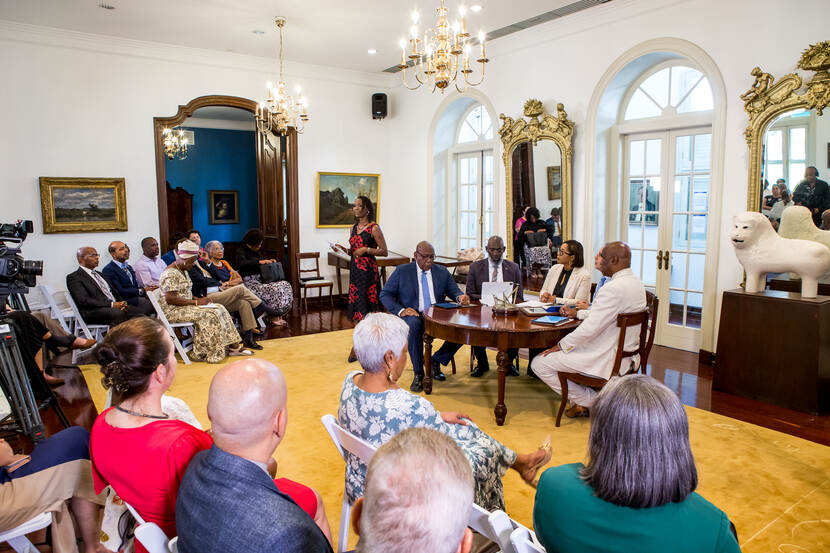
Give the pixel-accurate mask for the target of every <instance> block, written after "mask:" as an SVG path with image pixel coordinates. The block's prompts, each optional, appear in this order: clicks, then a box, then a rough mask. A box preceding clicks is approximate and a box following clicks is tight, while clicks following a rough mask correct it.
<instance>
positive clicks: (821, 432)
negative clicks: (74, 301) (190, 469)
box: [44, 301, 830, 445]
mask: <svg viewBox="0 0 830 553" xmlns="http://www.w3.org/2000/svg"><path fill="white" fill-rule="evenodd" d="M309 307H310V310H309V312H308V313H303V314H300V312H299V310H298V309H297V308H295V309H294V311H293V312H292V313H291V315H290V316H289V317H288V325H287V326H285V327H270V328H269V330H268V333H267V336H265V337H263V338H262V339H266V338H267V339H279V338H285V337H289V336H301V335H304V334H316V333H320V332H330V331H334V330H343V329H349V328H352V323H351V321H350V320H349V318H348V317H347V315H346V309H345V306H343V305H342V304H341V305H338V306H337V307H335V308H334V309H332V308H330V307H329V305H328V302H327V301H326V302H323V303H320V304H319V306H315V305H314V304H311V305H310V306H309ZM525 358H526V357H525ZM58 361H64V362H66V360H65V359H60V358H59V359H58ZM525 367H526V361H525V362H522V373H524V370H525ZM647 370H648V373H649V374H651V375H652V376H653V377H654V378H656V379H658V380H660V381H661V382H663V383H665V384H666V386H668V387H669V388H671V389H672V390H674V391H675V392H676V393H677V394H678V396H679V397H680V399H681V400H682V401H683V403H684V404H685V405H690V406H693V407H698V408H700V409H706V410H708V411H712V412H715V413H718V414H721V415H725V416H728V417H732V418H735V419H739V420H742V421H746V422H750V423H753V424H757V425H759V426H764V427H766V428H771V429H773V430H778V431H780V432H784V433H786V434H791V435H793V436H798V437H800V438H805V439H807V440H811V441H814V442H817V443H821V444H824V445H830V416H821V417H819V416H814V415H809V414H805V413H800V412H797V411H791V410H789V409H783V408H780V407H775V406H772V405H767V404H764V403H760V402H757V401H752V400H748V399H744V398H740V397H737V396H732V395H729V394H724V393H721V392H717V391H713V390H712V367H711V366H709V365H706V364H702V363H699V361H698V356H697V354H694V353H690V352H686V351H681V350H676V349H672V348H667V347H661V346H654V348H653V350H652V353H651V356H650V357H649V363H648V369H647ZM53 373H54V375H55V376H58V377H61V378H64V379H66V384H65V385H63V386H61V387H60V388H57V389H56V390H55V392H56V394H57V395H58V397H59V398H60V403H61V406H62V407H63V409H64V411H65V412H66V414H67V416H68V417H69V418H70V420H71V421H72V422H73V424H78V425H81V426H84V427H87V428H90V427H91V425H92V421H93V420H94V417H95V407H94V406H93V404H92V400H91V398H90V396H89V391H88V390H87V387H86V384H85V382H84V380H83V378H82V377H81V375H80V373H79V372H78V371H77V370H75V369H71V368H60V367H56V368H55V369H54V371H53ZM44 423H45V424H46V426H47V431H48V433H52V432H54V431H56V430H58V429H60V427H59V425H58V421H57V419H56V418H55V417H54V416H53V415H52V414H51V413H49V414H44Z"/></svg>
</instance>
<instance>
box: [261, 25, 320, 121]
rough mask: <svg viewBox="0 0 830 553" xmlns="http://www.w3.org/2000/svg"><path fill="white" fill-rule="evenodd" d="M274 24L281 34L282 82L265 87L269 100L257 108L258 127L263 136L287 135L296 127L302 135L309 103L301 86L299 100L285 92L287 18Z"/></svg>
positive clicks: (298, 90)
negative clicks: (269, 134)
mask: <svg viewBox="0 0 830 553" xmlns="http://www.w3.org/2000/svg"><path fill="white" fill-rule="evenodd" d="M274 23H276V25H277V27H278V28H279V32H280V80H279V83H278V84H277V86H276V87H274V86H273V85H272V84H271V83H270V82H269V83H268V84H266V85H265V87H266V88H267V89H268V99H267V100H265V101H264V102H260V103H259V105H258V106H257V109H256V125H257V129H258V130H259V132H260V133H262V134H265V133H267V132H268V131H273V132H276V133H277V134H285V133H286V132H288V127H294V128H295V129H296V130H297V132H298V133H301V132H303V130H304V129H305V122H306V121H308V113H307V112H306V109H307V107H308V102H307V101H306V99H305V98H303V95H302V93H301V92H300V87H299V86H298V87H297V95H298V96H297V100H294V98H293V97H292V96H290V95H288V94H286V92H285V78H284V77H283V62H282V28H283V27H284V26H285V18H284V17H277V18H275V19H274Z"/></svg>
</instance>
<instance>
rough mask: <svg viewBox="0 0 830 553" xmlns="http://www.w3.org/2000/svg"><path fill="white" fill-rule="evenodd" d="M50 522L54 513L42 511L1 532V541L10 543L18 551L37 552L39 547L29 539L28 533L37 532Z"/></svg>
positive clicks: (22, 552) (24, 552) (20, 552)
mask: <svg viewBox="0 0 830 553" xmlns="http://www.w3.org/2000/svg"><path fill="white" fill-rule="evenodd" d="M50 524H52V513H41V514H39V515H38V516H36V517H35V518H33V519H30V520H27V521H26V522H24V523H23V524H21V525H20V526H18V527H16V528H12V529H11V530H8V531H6V532H0V543H8V544H9V545H10V546H11V547H12V549H14V550H15V551H16V552H17V553H37V552H38V549H37V548H36V547H35V546H34V545H33V544H32V542H30V541H29V538H27V537H26V534H30V533H32V532H37V531H38V530H40V529H42V528H46V527H47V526H49V525H50Z"/></svg>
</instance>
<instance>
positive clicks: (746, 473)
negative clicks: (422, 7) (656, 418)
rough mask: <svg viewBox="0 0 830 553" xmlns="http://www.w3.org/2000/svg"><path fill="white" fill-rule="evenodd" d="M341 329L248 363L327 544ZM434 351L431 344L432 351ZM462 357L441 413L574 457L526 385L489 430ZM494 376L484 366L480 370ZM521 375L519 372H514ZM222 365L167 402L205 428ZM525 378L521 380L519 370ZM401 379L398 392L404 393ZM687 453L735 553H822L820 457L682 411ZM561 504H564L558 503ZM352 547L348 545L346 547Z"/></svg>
mask: <svg viewBox="0 0 830 553" xmlns="http://www.w3.org/2000/svg"><path fill="white" fill-rule="evenodd" d="M351 333H352V331H351V330H344V331H339V332H329V333H325V334H314V335H308V336H300V337H296V338H285V339H280V340H269V341H265V342H262V345H263V346H264V347H265V349H264V350H263V351H261V352H258V353H257V357H260V358H264V359H269V360H271V361H273V362H274V363H276V364H277V365H278V366H279V367H280V368H281V369H282V371H283V372H284V373H285V377H286V379H287V381H288V434H287V437H286V439H285V440H284V441H283V443H282V444H281V445H280V448H279V449H278V450H277V453H276V455H275V457H276V458H277V460H278V462H279V475H280V476H285V477H289V478H292V479H295V480H298V481H300V482H303V483H305V484H308V485H310V486H312V487H314V488H316V489H317V490H318V491H319V492H320V494H321V495H322V496H323V499H324V500H325V504H326V510H327V513H328V517H329V521H330V522H331V525H332V533H333V535H334V536H335V539H336V536H337V533H338V526H339V520H340V505H341V501H342V498H343V473H344V466H343V461H342V459H341V458H340V456H339V454H338V453H337V450H336V449H335V448H334V445H332V443H331V441H330V439H329V437H328V434H327V433H326V431H325V429H324V428H323V425H322V424H321V423H320V417H322V416H323V415H324V414H326V413H331V414H334V415H335V416H336V414H337V405H338V401H339V397H340V388H341V384H342V382H343V379H344V377H345V375H346V374H347V373H348V372H349V371H350V370H353V369H357V368H358V366H357V364H352V365H350V364H348V363H347V362H346V355H347V354H348V351H349V347H350V345H351ZM436 346H437V344H436ZM468 361H469V350H468V349H467V348H466V347H465V348H463V349H462V350H460V351H459V353H458V354H457V355H456V362H457V363H458V374H457V375H455V376H450V375H449V374H448V377H447V381H446V382H443V383H442V382H438V383H436V384H435V385H434V387H433V394H432V395H431V396H430V399H431V401H433V402H434V404H435V405H436V406H437V407H438V408H439V409H441V410H453V411H460V412H462V413H466V414H468V415H470V416H471V417H472V418H473V420H475V421H476V423H478V424H479V425H480V426H481V428H482V429H484V430H485V431H486V432H488V433H490V434H491V435H492V436H493V437H495V438H497V439H499V440H501V441H502V442H503V443H505V444H506V445H507V446H509V447H511V448H513V449H514V450H516V451H519V452H527V451H531V450H533V449H534V448H535V447H537V446H538V445H539V443H540V442H541V441H542V440H543V439H544V437H545V436H546V435H547V434H551V437H552V440H551V443H552V444H553V459H552V461H551V464H552V465H557V464H563V463H571V462H578V461H581V460H583V458H584V456H585V445H586V442H587V436H588V420H587V419H576V420H568V419H563V423H562V426H561V427H560V428H555V427H554V426H553V417H552V413H554V412H555V409H556V408H557V407H558V404H559V400H558V396H556V395H555V394H553V393H552V392H551V391H550V390H549V388H547V386H545V385H544V384H543V383H541V382H539V381H536V380H531V379H529V378H527V377H524V376H522V377H520V378H511V379H508V386H507V399H506V404H507V409H508V412H507V420H506V424H505V426H502V427H499V426H496V423H495V419H494V417H493V406H494V405H495V402H496V391H497V379H496V374H495V371H491V372H490V373H488V375H487V376H486V377H484V378H481V379H475V378H471V377H469V376H468V372H469V363H468ZM491 366H492V367H495V361H493V360H491ZM523 366H524V364H523ZM220 367H221V365H209V364H206V363H194V364H193V365H185V364H183V363H180V364H179V368H178V373H177V375H176V380H175V382H174V383H173V386H172V387H171V388H170V391H169V394H170V395H172V396H175V397H178V398H181V399H183V400H184V401H186V402H187V404H188V405H190V407H191V409H192V410H193V412H194V413H195V414H196V416H197V417H198V418H199V420H200V421H201V422H202V424H203V425H204V426H205V427H206V428H207V427H209V422H208V420H207V416H206V404H207V389H208V385H209V383H210V379H211V377H212V376H213V374H214V373H215V372H216V371H217V370H218V369H219V368H220ZM82 370H83V373H84V376H85V378H86V381H87V383H88V384H89V388H90V392H91V393H92V397H93V399H94V401H95V404H96V406H97V407H98V409H99V410H101V409H102V408H103V405H104V401H105V396H106V394H105V392H104V390H103V388H102V387H101V384H100V373H99V372H98V371H97V367H95V366H91V365H88V366H84V367H82ZM523 372H524V371H523ZM411 378H412V373H411V369H408V370H407V371H406V372H405V373H404V375H403V376H402V377H401V383H402V384H404V385H406V386H408V385H409V383H410V382H411ZM687 412H688V414H689V421H690V426H691V441H692V449H693V451H694V453H695V459H696V461H697V467H698V472H699V478H700V486H699V488H698V491H699V492H700V493H701V494H702V495H703V496H704V497H706V498H707V499H709V500H710V501H711V502H712V503H714V504H715V505H717V506H718V507H720V508H721V509H723V510H724V511H725V512H726V513H727V514H728V515H729V517H730V519H731V520H732V521H733V522H734V523H735V526H736V527H737V529H738V536H739V539H740V543H741V547H742V549H743V551H744V553H754V552H757V553H768V552H779V551H780V552H782V553H790V552H793V553H794V552H796V551H798V552H808V551H809V552H814V553H818V552H819V551H830V520H828V519H830V448H828V447H825V446H822V445H819V444H815V443H812V442H809V441H806V440H802V439H800V438H795V437H792V436H788V435H786V434H781V433H779V432H775V431H773V430H767V429H765V428H761V427H758V426H755V425H752V424H748V423H744V422H741V421H737V420H734V419H730V418H727V417H723V416H720V415H716V414H713V413H710V412H707V411H702V410H700V409H695V408H692V407H689V408H687ZM504 489H505V496H506V497H505V500H506V503H507V511H508V514H510V515H511V516H512V517H513V518H515V519H516V520H518V521H520V522H521V523H523V524H526V525H528V526H529V525H530V524H531V513H532V509H533V494H534V490H532V489H531V488H529V487H528V486H526V485H525V484H524V483H523V482H522V481H521V479H520V478H519V476H518V475H517V474H516V473H515V472H514V471H508V474H507V475H506V476H505V478H504ZM563 500H566V498H563ZM350 542H351V544H352V545H353V544H354V542H355V538H354V536H352V538H351V539H350Z"/></svg>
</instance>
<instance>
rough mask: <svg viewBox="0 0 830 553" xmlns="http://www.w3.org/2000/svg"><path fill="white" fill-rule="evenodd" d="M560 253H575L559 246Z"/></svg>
mask: <svg viewBox="0 0 830 553" xmlns="http://www.w3.org/2000/svg"><path fill="white" fill-rule="evenodd" d="M559 254H560V255H573V254H572V253H571V252H569V251H568V250H566V249H565V248H559Z"/></svg>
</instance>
